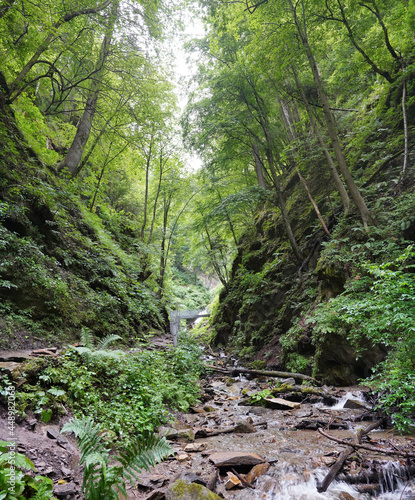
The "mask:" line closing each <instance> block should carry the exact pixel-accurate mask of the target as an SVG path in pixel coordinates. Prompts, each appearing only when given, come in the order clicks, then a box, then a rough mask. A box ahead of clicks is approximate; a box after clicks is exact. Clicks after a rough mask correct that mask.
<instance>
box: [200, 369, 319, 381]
mask: <svg viewBox="0 0 415 500" xmlns="http://www.w3.org/2000/svg"><path fill="white" fill-rule="evenodd" d="M206 368H209V369H210V370H215V371H217V372H221V373H228V374H232V373H241V374H244V373H246V374H248V375H258V376H259V377H278V378H290V377H292V378H294V379H298V380H307V381H309V382H313V383H314V384H317V385H321V383H320V382H319V381H318V380H316V379H315V378H313V377H310V376H308V375H304V374H303V373H290V372H276V371H267V370H249V369H248V368H231V369H226V368H222V367H220V366H213V365H206Z"/></svg>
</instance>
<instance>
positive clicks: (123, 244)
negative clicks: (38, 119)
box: [0, 82, 164, 348]
mask: <svg viewBox="0 0 415 500" xmlns="http://www.w3.org/2000/svg"><path fill="white" fill-rule="evenodd" d="M4 85H5V84H4V82H3V86H4ZM3 90H4V88H3ZM0 113H1V121H0V137H1V146H2V147H1V148H0V254H1V255H0V297H1V304H0V329H1V335H0V338H1V345H0V347H1V348H5V347H8V348H9V347H19V346H20V347H22V346H25V345H36V344H41V343H43V342H44V339H45V337H46V338H49V339H50V340H53V342H54V343H61V342H63V341H68V340H70V339H74V338H79V332H80V329H81V328H82V327H86V328H88V329H90V330H91V331H92V332H94V333H95V334H96V335H97V336H99V337H102V336H104V335H106V334H109V333H116V334H118V335H120V336H121V337H122V338H123V339H124V341H125V342H131V341H132V340H134V339H135V338H136V337H140V336H142V335H144V334H146V333H148V332H149V331H160V330H163V329H164V317H163V313H162V308H161V306H160V303H159V300H158V299H157V298H156V296H155V294H154V293H153V292H152V290H151V289H150V288H149V286H147V285H146V283H145V280H146V279H147V278H148V277H149V276H150V274H151V271H150V270H149V266H148V264H149V259H148V255H147V253H146V250H145V248H143V245H141V244H140V242H139V239H138V227H137V225H136V224H135V223H134V222H132V221H131V220H129V219H128V217H126V216H124V215H122V214H115V213H114V214H112V215H111V217H108V215H107V214H106V213H105V212H102V213H100V215H99V216H98V215H97V214H95V213H90V212H89V211H88V210H87V209H86V207H85V206H84V205H83V204H82V203H81V200H80V199H79V197H78V196H77V193H76V192H74V188H70V186H69V185H68V184H67V183H66V181H65V180H62V179H59V178H58V177H57V176H56V174H55V173H54V172H53V171H52V170H51V169H50V168H48V167H47V166H45V165H44V164H42V162H41V161H40V160H39V158H38V157H37V155H36V154H35V153H34V152H33V150H31V148H30V147H28V145H27V143H26V142H25V140H24V138H23V136H22V134H21V133H20V132H19V130H18V128H17V126H16V121H15V117H14V115H13V112H12V111H11V109H10V107H9V106H8V105H7V104H6V98H5V93H4V92H0Z"/></svg>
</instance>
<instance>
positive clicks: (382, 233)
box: [212, 138, 415, 385]
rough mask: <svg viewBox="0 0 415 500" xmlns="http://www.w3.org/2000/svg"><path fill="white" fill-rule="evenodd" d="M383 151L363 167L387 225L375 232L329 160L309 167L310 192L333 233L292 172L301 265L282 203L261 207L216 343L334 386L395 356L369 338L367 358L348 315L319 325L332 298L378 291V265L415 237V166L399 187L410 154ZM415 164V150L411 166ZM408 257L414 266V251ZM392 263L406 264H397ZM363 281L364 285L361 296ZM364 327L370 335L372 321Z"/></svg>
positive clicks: (222, 309)
mask: <svg viewBox="0 0 415 500" xmlns="http://www.w3.org/2000/svg"><path fill="white" fill-rule="evenodd" d="M375 140H377V139H376V138H373V141H375ZM378 140H379V138H378ZM371 146H373V144H372V145H370V144H368V145H367V148H370V147H371ZM373 147H374V146H373ZM382 154H383V153H382V151H380V152H379V158H378V159H377V163H376V161H374V162H373V163H372V164H371V165H369V164H366V165H362V167H364V168H362V170H361V172H360V173H361V175H362V181H361V182H362V185H363V186H364V192H365V195H366V198H367V200H368V201H369V203H370V206H371V209H372V213H373V214H374V216H375V217H376V222H377V225H376V226H375V227H372V228H371V229H370V231H369V232H367V233H366V232H365V231H364V230H363V228H362V227H361V226H360V225H359V224H358V223H357V220H358V216H357V214H356V213H355V212H353V211H352V212H350V213H349V214H348V216H347V217H344V216H343V214H342V211H341V210H340V209H339V207H338V205H337V203H336V198H335V197H334V189H333V186H332V183H331V181H330V178H329V176H328V175H327V177H324V178H321V176H319V165H320V164H319V163H315V166H314V172H313V171H310V172H309V178H311V179H313V181H311V182H310V185H309V188H310V190H311V192H312V194H313V196H314V197H315V199H316V201H317V202H318V205H319V209H320V211H321V212H322V214H323V217H324V219H325V221H326V223H327V225H328V228H329V230H330V232H331V237H330V238H329V237H328V235H327V234H326V233H325V232H324V231H323V229H322V228H321V226H320V227H319V222H318V219H317V216H316V214H315V212H314V211H313V208H312V206H311V204H310V203H309V200H308V198H307V195H306V192H305V190H304V188H303V186H302V184H301V183H300V182H299V180H298V177H297V176H296V173H295V172H292V175H291V177H290V179H289V180H288V182H287V183H286V186H285V190H284V193H285V196H286V199H288V200H290V210H289V215H290V218H291V220H292V225H293V228H294V232H295V236H296V238H297V241H298V242H299V243H300V246H301V249H302V252H303V254H304V262H303V263H302V265H300V266H299V265H298V264H297V263H295V258H294V255H293V253H292V250H291V248H290V247H289V245H288V241H287V238H286V235H285V230H284V226H283V222H282V219H281V216H280V214H279V211H278V210H277V209H275V208H273V207H272V206H266V207H264V208H263V209H262V210H261V211H259V212H258V214H257V218H256V224H255V229H253V230H252V231H250V232H248V233H246V234H245V236H244V237H243V238H242V239H241V241H240V245H239V249H238V256H237V258H236V260H235V262H234V264H233V268H232V276H231V280H230V284H229V286H228V288H227V289H225V290H223V292H222V294H221V297H220V304H219V307H218V309H217V311H216V315H215V317H214V318H213V320H212V324H213V331H214V335H215V337H214V338H215V342H216V344H222V345H228V346H232V347H234V348H236V349H237V350H238V352H242V354H243V355H245V356H246V357H247V358H248V359H250V360H251V361H252V360H256V362H257V366H261V364H262V365H264V366H267V368H278V369H288V370H291V371H300V372H308V373H311V372H313V373H314V374H315V375H316V376H318V377H319V378H322V379H323V380H325V381H326V382H327V383H333V384H344V385H347V384H354V383H356V382H357V380H358V379H359V378H362V377H367V376H368V375H369V374H370V373H371V369H372V368H373V367H374V365H376V364H377V363H379V362H380V361H381V360H382V359H384V358H385V355H386V353H387V352H388V349H389V347H388V346H387V345H386V344H387V343H385V342H381V341H380V340H379V338H378V339H369V338H366V339H365V338H364V340H363V341H362V343H361V345H360V349H361V351H362V352H361V353H360V355H359V356H358V354H357V348H356V345H352V343H351V341H350V340H349V339H348V337H349V334H350V330H351V327H350V328H348V326H347V324H346V322H345V321H344V323H343V324H341V325H331V326H327V328H326V329H324V327H322V326H321V323H319V321H321V320H325V318H324V317H323V318H322V313H321V311H322V308H323V307H325V306H324V304H328V301H329V299H332V298H334V297H336V296H339V294H341V293H343V292H345V290H347V292H346V295H345V297H346V299H345V300H346V301H347V294H349V297H350V298H351V299H352V298H353V299H354V298H356V296H359V293H361V296H363V295H364V293H370V290H372V287H373V286H374V279H373V277H371V274H370V272H369V271H368V267H367V266H368V265H370V264H372V265H383V264H384V263H385V262H386V263H390V262H392V261H394V259H396V258H398V257H399V255H401V254H402V253H404V252H405V249H407V248H408V245H411V244H413V242H414V241H415V221H414V215H413V214H414V206H415V193H414V177H413V172H411V176H410V177H408V178H407V181H406V183H405V186H398V188H397V181H398V179H399V175H400V169H401V165H402V155H401V154H399V152H398V151H397V152H396V154H395V155H391V159H390V161H381V160H382ZM385 155H386V154H385ZM414 160H415V154H414V151H413V150H412V153H411V155H410V164H411V166H412V165H413V163H414ZM409 248H410V247H409ZM405 263H406V266H407V270H408V269H409V270H410V272H412V271H411V264H412V263H413V256H411V257H409V258H407V260H406V261H405ZM392 264H393V263H392ZM391 268H392V269H397V268H398V266H397V265H396V263H395V264H393V265H391ZM356 283H361V284H362V288H361V290H360V291H359V290H356V293H353V287H354V286H355V285H356ZM319 305H320V309H319V308H318V306H319ZM326 307H327V308H328V306H326ZM367 307H368V309H369V305H368V306H367ZM316 311H319V316H316ZM327 311H329V309H327ZM332 313H333V314H335V313H336V311H333V310H330V314H332ZM408 314H410V308H408ZM367 317H368V318H369V317H370V313H369V310H368V314H367ZM316 318H317V319H316ZM374 321H375V320H374ZM362 323H363V322H362ZM382 328H384V327H383V326H382ZM385 331H386V329H385ZM361 333H362V334H363V337H364V333H365V331H364V328H363V326H362V330H361ZM379 335H381V328H380V333H379ZM385 335H386V334H385Z"/></svg>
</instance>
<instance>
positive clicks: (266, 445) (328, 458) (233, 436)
mask: <svg viewBox="0 0 415 500" xmlns="http://www.w3.org/2000/svg"><path fill="white" fill-rule="evenodd" d="M208 361H210V362H212V360H208ZM272 384H273V381H272V379H269V378H267V379H264V378H262V379H261V378H254V379H252V380H249V379H248V378H246V377H243V376H241V375H239V376H238V377H233V378H231V377H228V376H226V375H223V374H218V373H214V374H212V375H210V376H208V377H207V378H206V379H205V380H204V381H202V385H203V389H204V390H205V395H204V398H203V399H204V402H203V403H200V404H199V405H198V406H197V407H196V408H193V410H192V411H193V413H188V414H179V415H176V417H177V419H178V420H177V421H176V423H175V424H174V427H175V428H176V431H177V430H178V432H179V433H183V431H186V429H189V428H190V429H192V430H193V431H195V432H196V435H197V431H198V429H209V430H213V431H215V429H224V428H225V429H226V428H228V427H230V426H235V425H236V424H238V423H240V422H243V423H244V422H247V423H250V424H251V425H253V426H254V427H255V429H256V432H251V433H244V432H230V433H224V434H218V435H215V436H210V437H201V438H197V437H196V439H195V441H194V442H195V443H196V444H198V443H199V444H201V445H203V446H204V450H203V451H201V452H188V453H186V451H185V448H186V446H187V442H186V440H184V439H183V438H180V437H179V438H178V439H171V443H172V446H173V449H174V452H175V459H172V460H170V461H169V462H167V463H164V464H160V465H158V466H157V467H156V468H155V470H154V471H152V473H151V474H150V475H147V477H144V478H143V481H142V484H141V486H142V488H141V489H142V491H141V494H139V496H138V497H137V496H136V497H135V498H147V499H149V500H150V499H153V498H162V497H157V496H155V495H154V493H150V494H149V489H148V487H150V489H152V479H151V478H152V477H156V478H157V481H158V486H160V485H162V484H165V482H168V483H170V484H171V482H172V481H173V480H174V479H175V478H177V477H178V475H179V474H183V473H184V472H186V473H187V472H191V473H193V474H196V475H197V476H198V477H200V478H202V479H204V478H206V477H208V476H209V474H211V473H212V471H213V470H214V466H213V464H212V463H211V462H210V460H209V456H210V455H212V453H218V452H232V451H238V452H247V453H256V454H258V455H260V456H261V457H263V458H264V459H265V460H266V461H268V462H270V464H271V466H270V468H269V470H268V471H267V472H266V473H265V474H263V475H261V476H260V477H258V478H257V480H256V481H255V482H254V483H253V484H254V486H255V489H251V488H244V489H241V488H233V489H229V490H227V489H225V487H224V481H225V479H226V474H225V471H223V470H221V474H220V476H219V478H218V481H217V483H216V489H215V492H216V493H217V494H219V495H221V496H223V498H227V499H238V500H247V499H255V500H257V499H258V500H259V499H261V500H291V499H292V500H319V499H338V500H363V499H379V500H393V499H396V500H398V499H402V500H409V499H413V500H415V480H412V481H411V480H410V476H409V475H408V471H407V468H406V465H405V462H404V460H400V459H399V458H396V457H395V458H393V459H391V457H387V456H385V455H384V454H379V453H374V452H368V451H364V450H361V451H360V452H359V453H354V454H353V456H351V457H349V459H348V461H347V462H346V466H345V469H346V471H347V474H346V476H347V477H346V476H345V474H344V473H343V471H342V473H341V474H339V476H338V478H337V480H335V481H333V482H332V483H331V485H330V486H329V488H328V490H327V491H326V492H325V493H318V491H317V485H318V483H319V482H321V481H322V480H323V479H324V477H325V476H326V475H327V473H328V471H329V467H330V466H331V465H332V464H333V463H334V462H335V461H336V458H337V456H338V454H339V452H341V451H342V450H343V449H344V448H345V446H343V445H341V444H338V443H335V442H333V441H331V440H329V439H326V438H325V437H323V436H322V435H320V434H319V433H318V432H317V431H316V430H315V429H314V430H304V429H301V427H303V426H304V425H311V426H312V425H313V422H317V421H319V422H327V423H328V424H329V431H328V432H329V433H330V435H332V436H335V437H337V438H341V439H347V438H353V437H354V436H355V434H356V431H357V430H358V428H359V427H361V428H365V427H366V426H367V425H368V424H370V423H371V422H370V417H369V418H368V421H367V420H366V421H358V420H359V417H360V415H362V414H363V413H364V414H367V415H369V413H370V412H369V411H368V406H367V403H365V401H364V398H363V393H362V390H364V388H361V387H351V388H341V389H338V388H337V389H336V388H326V389H327V392H328V393H329V395H330V397H329V398H328V399H329V403H330V404H331V406H328V404H325V401H322V398H319V397H317V396H314V395H313V396H311V397H310V398H308V399H309V401H308V402H303V403H301V404H300V405H299V406H298V407H297V408H294V409H290V410H281V409H271V408H265V407H263V406H248V405H246V400H247V396H249V395H250V394H251V393H254V392H258V391H262V390H264V389H266V388H269V387H270V385H271V386H272ZM278 397H283V398H284V397H285V395H284V394H282V395H281V396H278ZM303 399H304V397H303ZM350 400H352V401H353V405H355V406H356V408H351V409H348V408H344V405H345V403H346V402H347V401H350ZM353 405H352V406H353ZM346 406H347V404H346ZM375 419H376V416H374V418H373V419H372V420H375ZM330 425H331V426H332V427H340V428H336V429H331V428H330ZM342 427H343V428H342ZM170 437H172V436H170ZM383 440H384V441H385V442H386V441H388V443H392V444H393V445H394V446H397V447H398V446H401V445H405V444H408V443H411V445H412V446H414V445H415V439H414V438H413V437H402V436H399V435H395V434H393V432H392V431H391V430H384V429H383V430H382V429H380V430H374V431H372V432H371V433H370V434H369V441H368V442H369V443H370V444H372V445H376V446H381V443H382V441H383ZM389 446H390V445H388V447H389ZM362 456H364V458H365V460H364V461H362V460H361V457H362ZM368 463H369V464H371V467H369V468H366V467H367V464H368ZM248 469H249V467H248ZM248 469H247V470H248ZM247 470H246V471H245V470H243V468H242V469H239V470H238V472H241V473H242V472H247ZM412 475H413V474H412ZM160 478H164V479H166V481H165V482H164V483H163V480H162V479H160ZM362 478H363V482H362ZM356 481H358V483H357V484H351V483H354V482H356Z"/></svg>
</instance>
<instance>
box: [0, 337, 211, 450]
mask: <svg viewBox="0 0 415 500" xmlns="http://www.w3.org/2000/svg"><path fill="white" fill-rule="evenodd" d="M79 351H80V349H79V348H69V349H67V351H66V352H65V354H64V355H63V356H60V357H59V358H56V359H52V360H48V361H43V360H42V365H41V367H40V369H39V371H38V372H36V370H33V371H32V372H30V373H29V371H30V366H28V367H27V369H26V370H27V372H28V373H26V372H25V371H24V370H23V372H22V373H21V376H22V377H27V378H29V379H30V383H29V382H27V383H25V384H23V385H22V386H21V387H19V389H18V390H17V391H16V409H17V411H18V412H19V413H20V414H21V415H25V414H27V413H28V412H31V411H33V412H34V413H35V414H37V415H38V417H39V418H42V419H43V420H46V421H49V420H50V419H53V418H54V417H55V416H58V415H59V414H64V413H66V412H67V409H68V407H69V408H70V409H71V411H73V413H74V414H75V415H76V416H77V417H79V418H82V417H83V416H88V417H91V418H92V419H93V420H94V421H95V422H97V423H98V424H100V425H102V426H103V427H104V428H105V429H106V430H107V431H108V436H110V438H111V439H113V440H114V442H116V443H117V446H118V445H121V444H124V445H125V444H128V443H129V442H130V440H131V439H132V438H133V437H134V436H137V435H139V434H141V433H143V432H145V431H147V432H151V431H154V429H155V427H157V426H158V425H160V424H162V423H166V422H167V421H168V420H169V410H181V411H186V410H187V409H188V408H189V406H190V405H192V404H194V403H195V401H196V400H197V398H198V394H199V386H198V383H197V381H198V378H199V375H200V373H201V371H202V364H201V360H200V349H199V347H198V346H197V345H196V343H195V341H194V340H192V339H191V338H188V337H185V336H184V334H182V335H181V336H180V339H179V345H178V347H177V348H176V349H171V350H167V351H149V350H142V351H140V352H129V353H125V354H123V355H120V354H119V351H118V353H117V355H114V356H111V355H108V353H111V352H113V351H105V350H104V351H101V354H100V351H99V350H95V351H91V350H90V349H89V353H88V352H86V351H85V348H84V349H83V350H81V352H79ZM92 352H93V353H94V355H91V353H92ZM43 363H47V365H46V366H43ZM33 372H34V373H33ZM29 375H30V376H29ZM8 383H9V381H8V380H7V378H6V377H5V376H3V378H0V385H2V386H3V389H2V392H3V395H4V394H5V393H6V390H7V389H6V385H7V384H8Z"/></svg>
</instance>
